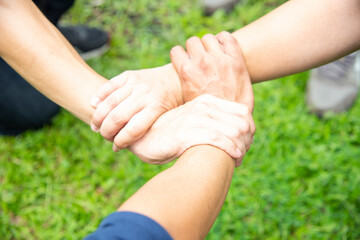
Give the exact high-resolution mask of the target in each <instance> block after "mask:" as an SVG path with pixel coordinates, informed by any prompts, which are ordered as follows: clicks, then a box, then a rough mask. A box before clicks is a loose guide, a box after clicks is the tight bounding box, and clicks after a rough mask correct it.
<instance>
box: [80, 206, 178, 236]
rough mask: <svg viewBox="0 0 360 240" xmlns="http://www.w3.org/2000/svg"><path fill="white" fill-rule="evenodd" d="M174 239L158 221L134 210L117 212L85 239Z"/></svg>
mask: <svg viewBox="0 0 360 240" xmlns="http://www.w3.org/2000/svg"><path fill="white" fill-rule="evenodd" d="M105 239H106V240H133V239H134V240H172V237H171V236H170V235H169V233H168V232H167V231H166V230H165V229H164V228H163V227H162V226H161V225H160V224H158V223H157V222H155V221H154V220H152V219H151V218H148V217H146V216H144V215H141V214H138V213H134V212H115V213H112V214H110V215H109V216H107V217H106V218H105V219H104V220H103V221H102V222H101V223H100V226H99V227H98V229H97V230H96V231H95V232H93V233H92V234H90V235H88V236H87V237H85V238H84V240H105Z"/></svg>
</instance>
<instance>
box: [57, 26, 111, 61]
mask: <svg viewBox="0 0 360 240" xmlns="http://www.w3.org/2000/svg"><path fill="white" fill-rule="evenodd" d="M58 28H59V30H60V32H61V33H62V34H63V35H64V36H65V38H66V39H67V40H68V41H69V42H70V43H71V45H72V46H73V47H74V48H75V49H76V51H78V53H79V54H80V55H81V57H82V58H83V59H85V60H86V59H90V58H94V57H98V56H101V55H102V54H103V53H105V52H106V51H107V50H108V49H109V41H110V37H109V34H108V33H107V32H105V31H102V30H100V29H97V28H90V27H87V26H82V25H78V26H66V27H64V26H59V27H58Z"/></svg>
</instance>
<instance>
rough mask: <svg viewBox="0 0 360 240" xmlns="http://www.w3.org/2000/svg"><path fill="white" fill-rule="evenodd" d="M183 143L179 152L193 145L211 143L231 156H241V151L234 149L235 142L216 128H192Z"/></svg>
mask: <svg viewBox="0 0 360 240" xmlns="http://www.w3.org/2000/svg"><path fill="white" fill-rule="evenodd" d="M183 143H184V145H183V146H182V151H180V154H182V153H183V152H184V151H186V150H187V149H189V148H191V147H193V146H197V145H211V146H214V147H217V148H219V149H221V150H223V151H225V152H226V153H227V154H229V155H230V156H231V157H232V158H239V157H241V152H239V151H237V150H236V149H237V147H236V144H235V143H234V142H233V141H232V140H231V139H230V138H228V137H226V136H225V135H224V134H223V133H221V132H220V131H217V130H211V129H203V128H196V129H194V130H192V136H191V137H189V138H188V139H187V141H184V142H183Z"/></svg>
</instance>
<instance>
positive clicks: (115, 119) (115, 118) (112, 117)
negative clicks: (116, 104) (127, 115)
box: [109, 112, 125, 125]
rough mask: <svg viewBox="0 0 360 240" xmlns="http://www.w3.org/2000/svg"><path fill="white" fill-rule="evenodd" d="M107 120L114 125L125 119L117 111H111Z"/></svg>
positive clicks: (121, 122)
mask: <svg viewBox="0 0 360 240" xmlns="http://www.w3.org/2000/svg"><path fill="white" fill-rule="evenodd" d="M109 120H110V121H111V122H112V123H113V124H116V125H121V124H123V123H124V121H125V120H124V118H123V117H122V115H121V114H120V113H118V112H113V113H111V115H110V116H109Z"/></svg>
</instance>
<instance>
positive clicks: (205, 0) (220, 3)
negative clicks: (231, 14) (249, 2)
mask: <svg viewBox="0 0 360 240" xmlns="http://www.w3.org/2000/svg"><path fill="white" fill-rule="evenodd" d="M236 2H237V0H201V4H202V5H203V6H204V9H205V13H206V14H208V15H211V14H213V13H214V12H215V11H216V10H218V9H225V10H227V11H229V10H231V9H233V8H234V6H235V3H236Z"/></svg>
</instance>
